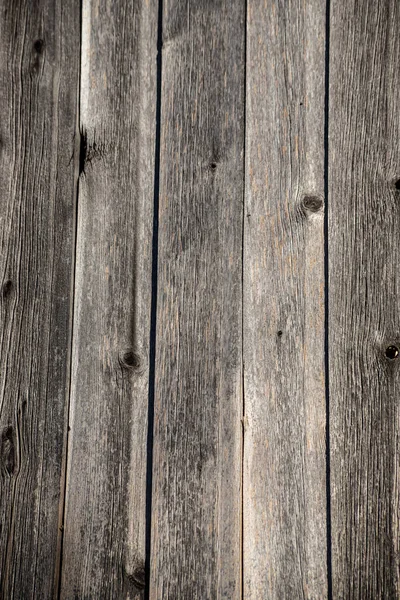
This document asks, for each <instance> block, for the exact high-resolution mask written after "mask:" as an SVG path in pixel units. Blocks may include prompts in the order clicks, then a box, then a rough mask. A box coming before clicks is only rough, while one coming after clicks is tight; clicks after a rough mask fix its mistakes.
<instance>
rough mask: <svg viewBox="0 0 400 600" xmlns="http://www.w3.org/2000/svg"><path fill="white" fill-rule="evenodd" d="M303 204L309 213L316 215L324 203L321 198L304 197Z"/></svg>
mask: <svg viewBox="0 0 400 600" xmlns="http://www.w3.org/2000/svg"><path fill="white" fill-rule="evenodd" d="M302 204H303V208H304V209H305V210H306V211H307V212H312V213H316V212H318V211H319V210H321V208H322V205H323V201H322V198H320V197H319V196H304V198H303V202H302Z"/></svg>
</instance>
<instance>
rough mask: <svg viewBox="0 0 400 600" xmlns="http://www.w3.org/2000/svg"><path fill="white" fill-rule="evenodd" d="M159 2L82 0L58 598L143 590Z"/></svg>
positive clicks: (134, 593)
mask: <svg viewBox="0 0 400 600" xmlns="http://www.w3.org/2000/svg"><path fill="white" fill-rule="evenodd" d="M156 50H157V6H156V5H155V3H146V2H145V1H142V0H138V1H135V2H128V3H126V2H114V1H112V0H102V1H101V2H96V1H95V0H93V1H90V2H85V3H84V5H83V13H82V65H81V99H80V115H81V116H80V127H81V136H82V137H81V140H82V142H81V169H82V172H81V174H80V178H79V198H78V228H77V260H76V277H75V311H74V313H75V316H74V324H73V352H72V376H71V392H72V393H71V415H70V427H71V431H70V433H69V444H68V450H69V463H68V473H67V489H66V513H65V530H64V544H63V569H62V588H61V598H66V599H67V598H68V599H69V598H93V599H95V598H96V599H100V598H101V599H102V598H141V597H143V588H144V583H145V574H144V563H145V528H146V527H145V525H146V523H145V514H146V509H145V502H146V445H147V443H146V438H147V410H148V403H147V399H148V369H149V358H148V354H149V326H150V305H151V243H152V223H153V179H154V135H155V104H156Z"/></svg>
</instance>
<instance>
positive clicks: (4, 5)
mask: <svg viewBox="0 0 400 600" xmlns="http://www.w3.org/2000/svg"><path fill="white" fill-rule="evenodd" d="M0 39H1V45H0V113H1V120H0V286H1V292H0V597H1V598H4V599H7V600H11V599H16V600H21V599H22V598H24V599H25V598H26V599H29V598H52V597H53V596H54V595H55V594H56V589H57V575H58V562H59V544H60V536H61V533H60V530H59V525H60V523H59V501H60V496H61V497H62V496H63V494H62V468H63V456H64V448H65V444H64V441H65V439H66V416H67V415H66V413H67V411H66V405H67V404H66V390H67V389H68V385H67V382H68V377H69V347H70V334H69V332H70V305H71V280H72V261H73V254H74V252H73V250H74V222H75V217H74V214H75V204H76V180H77V157H75V159H74V147H75V145H76V143H75V134H76V129H77V101H78V86H79V7H78V6H77V5H76V3H74V2H70V1H69V0H67V1H64V2H61V1H59V0H56V1H50V0H38V1H37V2H35V3H34V6H32V3H31V2H26V1H22V0H21V1H19V2H11V1H8V0H0ZM61 506H62V505H61Z"/></svg>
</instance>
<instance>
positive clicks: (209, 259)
mask: <svg viewBox="0 0 400 600" xmlns="http://www.w3.org/2000/svg"><path fill="white" fill-rule="evenodd" d="M244 34H245V3H244V2H242V1H239V0H238V1H233V2H232V1H227V0H220V1H218V2H208V1H202V2H196V3H195V2H189V1H188V0H186V1H184V2H178V1H177V0H168V1H167V2H165V4H164V11H163V54H162V106H161V117H162V118H161V158H160V164H161V172H160V211H159V255H158V257H159V260H158V262H159V269H158V307H157V341H156V384H155V422H154V461H153V464H154V467H153V503H152V506H153V510H152V543H151V582H150V597H151V598H152V599H158V598H163V599H165V600H167V599H171V600H172V599H175V598H191V599H193V600H195V599H201V600H204V599H205V598H229V599H232V600H234V599H237V598H239V597H240V592H241V589H240V588H241V586H240V579H241V577H240V575H241V573H240V571H241V545H240V537H241V535H240V533H241V437H242V432H241V421H240V419H241V415H242V367H241V362H242V358H241V344H242V341H241V293H242V287H241V279H242V261H241V256H242V219H243V146H244V132H243V112H244V54H245V48H244Z"/></svg>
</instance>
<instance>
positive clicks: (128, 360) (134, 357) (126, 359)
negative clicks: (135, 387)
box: [119, 350, 141, 370]
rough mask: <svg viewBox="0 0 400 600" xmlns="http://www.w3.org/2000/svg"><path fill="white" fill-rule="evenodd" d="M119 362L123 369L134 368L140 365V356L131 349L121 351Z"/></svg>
mask: <svg viewBox="0 0 400 600" xmlns="http://www.w3.org/2000/svg"><path fill="white" fill-rule="evenodd" d="M119 362H120V364H121V366H122V367H124V368H125V369H132V370H136V369H139V368H140V366H141V360H140V356H139V354H137V353H136V352H134V351H133V350H126V351H125V352H123V353H122V354H121V356H120V358H119Z"/></svg>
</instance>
